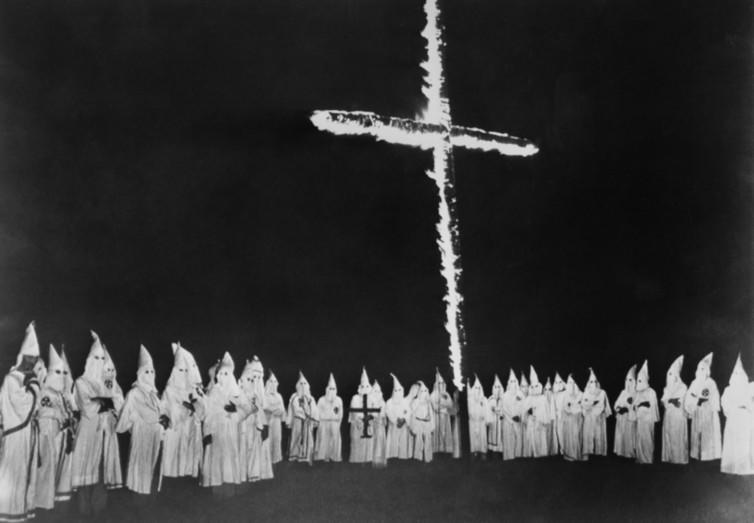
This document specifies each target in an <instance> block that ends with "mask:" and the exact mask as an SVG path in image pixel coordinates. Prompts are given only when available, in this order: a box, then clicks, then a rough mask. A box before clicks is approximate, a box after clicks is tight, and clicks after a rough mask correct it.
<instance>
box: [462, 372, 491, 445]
mask: <svg viewBox="0 0 754 523" xmlns="http://www.w3.org/2000/svg"><path fill="white" fill-rule="evenodd" d="M466 399H467V401H468V409H469V410H468V413H469V452H471V455H472V456H480V455H485V456H486V454H487V426H488V425H489V424H490V422H491V421H492V420H491V419H490V417H491V412H490V407H489V404H488V403H487V398H486V397H485V395H484V389H483V388H482V383H481V382H480V381H479V377H478V376H477V375H476V374H475V375H474V384H473V385H471V384H470V383H469V390H468V395H467V396H466Z"/></svg>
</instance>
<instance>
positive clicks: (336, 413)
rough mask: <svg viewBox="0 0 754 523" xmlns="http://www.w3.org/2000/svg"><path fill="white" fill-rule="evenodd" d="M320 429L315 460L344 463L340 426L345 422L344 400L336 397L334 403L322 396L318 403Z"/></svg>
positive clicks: (318, 430) (318, 429)
mask: <svg viewBox="0 0 754 523" xmlns="http://www.w3.org/2000/svg"><path fill="white" fill-rule="evenodd" d="M317 412H318V413H319V427H318V428H317V437H316V443H315V450H314V459H315V460H318V461H334V462H339V461H342V459H343V457H342V454H343V445H342V442H341V436H340V425H341V423H342V421H343V400H342V399H341V398H340V396H335V397H334V398H333V399H332V401H330V400H329V399H327V396H322V397H321V398H319V401H318V402H317Z"/></svg>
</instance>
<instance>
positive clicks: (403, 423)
mask: <svg viewBox="0 0 754 523" xmlns="http://www.w3.org/2000/svg"><path fill="white" fill-rule="evenodd" d="M405 424H406V419H405V418H398V421H397V422H396V425H397V426H398V428H401V427H403V425H405Z"/></svg>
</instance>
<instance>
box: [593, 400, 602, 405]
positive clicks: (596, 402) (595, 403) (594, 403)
mask: <svg viewBox="0 0 754 523" xmlns="http://www.w3.org/2000/svg"><path fill="white" fill-rule="evenodd" d="M599 402H600V401H599V400H597V401H593V402H592V405H598V404H599Z"/></svg>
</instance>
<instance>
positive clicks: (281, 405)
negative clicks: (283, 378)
mask: <svg viewBox="0 0 754 523" xmlns="http://www.w3.org/2000/svg"><path fill="white" fill-rule="evenodd" d="M264 412H265V414H266V415H267V423H268V425H269V431H270V434H269V438H268V439H269V441H270V459H271V460H272V463H273V464H274V463H279V462H281V461H283V427H282V423H283V417H284V416H285V402H284V401H283V396H281V395H280V393H279V392H278V379H277V378H276V377H275V374H274V373H273V372H272V371H270V377H269V378H267V382H266V383H265V384H264Z"/></svg>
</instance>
